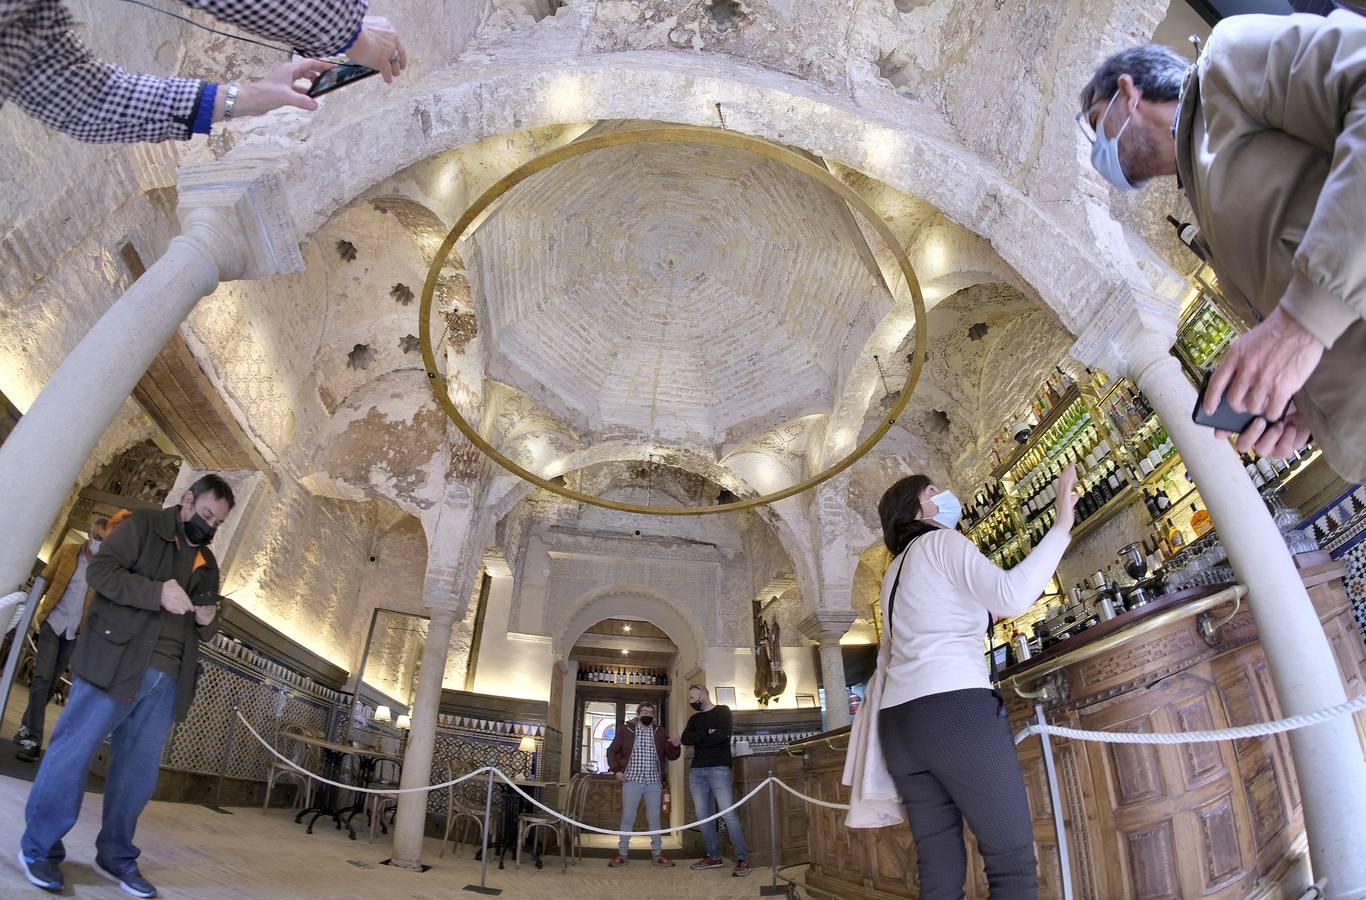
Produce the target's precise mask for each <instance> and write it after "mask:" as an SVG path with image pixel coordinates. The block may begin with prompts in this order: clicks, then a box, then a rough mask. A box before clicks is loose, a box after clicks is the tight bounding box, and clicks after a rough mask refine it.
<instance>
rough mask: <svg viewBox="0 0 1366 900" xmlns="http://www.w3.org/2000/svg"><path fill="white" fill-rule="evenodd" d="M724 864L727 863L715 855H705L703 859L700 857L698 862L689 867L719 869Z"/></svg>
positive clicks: (694, 868)
mask: <svg viewBox="0 0 1366 900" xmlns="http://www.w3.org/2000/svg"><path fill="white" fill-rule="evenodd" d="M724 865H725V863H723V862H721V860H719V859H717V858H716V857H714V856H705V857H703V858H702V859H699V860H698V861H697V862H695V863H693V864H692V865H691V866H688V868H690V869H693V870H700V869H719V868H721V867H722V866H724Z"/></svg>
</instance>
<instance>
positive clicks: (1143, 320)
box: [1071, 285, 1181, 378]
mask: <svg viewBox="0 0 1366 900" xmlns="http://www.w3.org/2000/svg"><path fill="white" fill-rule="evenodd" d="M1180 317H1181V301H1180V299H1179V298H1177V297H1171V296H1167V295H1165V294H1159V293H1157V292H1156V291H1152V290H1148V289H1145V288H1138V287H1134V286H1132V285H1125V286H1124V287H1123V288H1122V289H1121V290H1119V291H1116V292H1114V293H1113V294H1112V295H1111V296H1110V297H1109V298H1108V299H1107V300H1105V301H1104V302H1102V303H1099V304H1097V311H1096V314H1095V315H1094V316H1092V318H1091V321H1090V322H1088V323H1087V324H1086V325H1085V327H1083V328H1082V329H1081V331H1080V332H1078V334H1077V341H1076V343H1075V344H1073V345H1072V350H1071V355H1072V357H1073V358H1074V359H1077V360H1078V361H1080V362H1082V363H1083V364H1085V365H1088V366H1092V367H1094V368H1098V369H1101V370H1103V371H1106V372H1109V373H1111V374H1122V375H1127V376H1128V377H1130V378H1133V377H1136V376H1137V374H1138V373H1139V372H1140V371H1142V370H1143V369H1145V368H1147V367H1148V366H1149V365H1151V364H1152V363H1153V361H1154V360H1156V359H1158V358H1160V357H1163V356H1166V355H1167V353H1168V351H1170V350H1171V347H1172V344H1174V343H1176V326H1177V322H1178V321H1179V319H1180Z"/></svg>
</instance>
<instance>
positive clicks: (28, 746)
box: [14, 738, 38, 763]
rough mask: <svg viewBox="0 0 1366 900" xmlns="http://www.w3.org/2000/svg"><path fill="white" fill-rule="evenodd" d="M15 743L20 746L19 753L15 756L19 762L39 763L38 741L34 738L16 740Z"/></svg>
mask: <svg viewBox="0 0 1366 900" xmlns="http://www.w3.org/2000/svg"><path fill="white" fill-rule="evenodd" d="M14 743H16V744H18V745H19V750H18V752H17V753H15V754H14V758H15V759H17V760H19V761H20V762H26V763H31V762H37V761H38V742H37V741H35V740H34V739H33V738H24V739H23V740H15V742H14Z"/></svg>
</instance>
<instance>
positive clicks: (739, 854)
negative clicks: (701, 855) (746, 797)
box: [688, 766, 749, 861]
mask: <svg viewBox="0 0 1366 900" xmlns="http://www.w3.org/2000/svg"><path fill="white" fill-rule="evenodd" d="M688 789H689V790H690V791H692V805H693V809H694V811H695V812H696V813H697V818H699V819H705V818H706V817H707V816H709V815H711V814H712V813H714V812H716V811H717V810H719V809H725V808H726V807H727V806H730V805H731V804H732V803H734V802H735V780H734V778H733V777H732V775H731V771H730V766H705V767H703V768H701V769H698V768H693V770H692V771H691V772H689V773H688ZM713 799H715V801H716V803H715V805H713V804H712V800H713ZM722 818H724V819H725V820H726V832H727V833H728V834H730V842H731V844H733V845H734V846H735V859H736V860H737V861H738V860H742V859H749V854H748V853H746V852H745V835H744V832H743V831H741V830H740V816H739V814H738V813H736V812H735V810H731V811H730V812H728V813H726V814H725V816H723V817H722ZM702 842H703V843H704V844H706V847H707V855H708V856H711V857H714V858H716V859H720V858H721V838H720V836H719V835H717V833H716V820H715V819H713V820H712V821H710V822H708V823H706V824H705V825H703V826H702Z"/></svg>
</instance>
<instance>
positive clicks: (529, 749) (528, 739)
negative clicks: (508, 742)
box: [517, 734, 536, 753]
mask: <svg viewBox="0 0 1366 900" xmlns="http://www.w3.org/2000/svg"><path fill="white" fill-rule="evenodd" d="M517 749H518V750H521V751H522V752H523V753H535V752H536V739H535V738H534V737H532V736H531V735H529V734H527V735H523V736H522V742H521V743H520V744H518V745H517Z"/></svg>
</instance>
